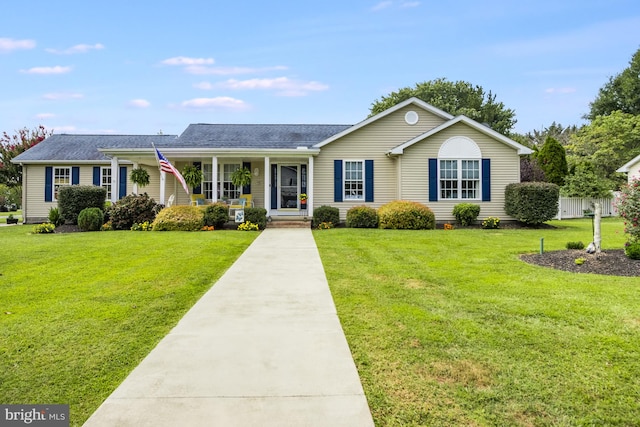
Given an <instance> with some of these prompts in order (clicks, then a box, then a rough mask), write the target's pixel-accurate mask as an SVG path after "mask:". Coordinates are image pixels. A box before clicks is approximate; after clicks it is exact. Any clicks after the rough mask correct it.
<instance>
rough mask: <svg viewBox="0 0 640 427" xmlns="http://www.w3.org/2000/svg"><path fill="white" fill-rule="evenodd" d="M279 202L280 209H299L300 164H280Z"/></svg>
mask: <svg viewBox="0 0 640 427" xmlns="http://www.w3.org/2000/svg"><path fill="white" fill-rule="evenodd" d="M279 166H280V167H279V169H280V173H279V174H278V178H279V181H280V182H279V185H278V189H279V190H280V191H279V193H280V194H279V195H278V196H279V197H278V200H279V204H278V209H298V203H299V202H298V195H299V194H300V186H299V183H300V166H299V165H279Z"/></svg>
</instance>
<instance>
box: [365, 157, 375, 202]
mask: <svg viewBox="0 0 640 427" xmlns="http://www.w3.org/2000/svg"><path fill="white" fill-rule="evenodd" d="M364 189H365V195H364V201H365V202H373V160H365V161H364Z"/></svg>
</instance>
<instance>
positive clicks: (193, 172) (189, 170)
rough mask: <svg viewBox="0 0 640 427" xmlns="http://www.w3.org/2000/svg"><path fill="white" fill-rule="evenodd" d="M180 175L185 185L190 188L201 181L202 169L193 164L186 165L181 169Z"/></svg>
mask: <svg viewBox="0 0 640 427" xmlns="http://www.w3.org/2000/svg"><path fill="white" fill-rule="evenodd" d="M182 177H183V178H184V180H185V182H186V183H187V185H188V186H189V187H191V188H194V187H197V186H199V185H200V184H201V183H202V178H203V175H202V171H201V170H200V169H198V168H197V167H195V166H193V165H187V166H185V167H184V169H182Z"/></svg>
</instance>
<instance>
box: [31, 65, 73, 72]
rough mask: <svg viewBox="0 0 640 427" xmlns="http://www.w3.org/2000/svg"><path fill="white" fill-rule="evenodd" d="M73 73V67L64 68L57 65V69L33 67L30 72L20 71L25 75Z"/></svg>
mask: <svg viewBox="0 0 640 427" xmlns="http://www.w3.org/2000/svg"><path fill="white" fill-rule="evenodd" d="M70 71H71V67H62V66H60V65H56V66H55V67H33V68H29V69H28V70H20V72H21V73H24V74H66V73H68V72H70Z"/></svg>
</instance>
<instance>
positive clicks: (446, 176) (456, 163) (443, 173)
mask: <svg viewBox="0 0 640 427" xmlns="http://www.w3.org/2000/svg"><path fill="white" fill-rule="evenodd" d="M440 198H441V199H465V200H466V199H479V198H480V160H451V159H446V160H440Z"/></svg>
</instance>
